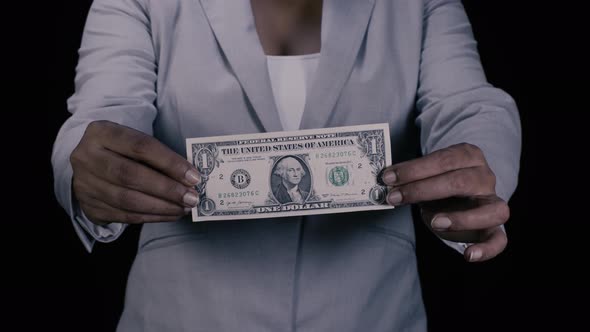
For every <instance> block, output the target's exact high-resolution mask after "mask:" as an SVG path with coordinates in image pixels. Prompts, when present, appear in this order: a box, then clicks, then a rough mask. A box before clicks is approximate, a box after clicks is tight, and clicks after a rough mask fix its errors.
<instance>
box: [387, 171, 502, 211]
mask: <svg viewBox="0 0 590 332" xmlns="http://www.w3.org/2000/svg"><path fill="white" fill-rule="evenodd" d="M494 193H495V178H494V175H493V174H492V173H491V172H490V171H489V169H488V168H487V167H471V168H463V169H459V170H455V171H451V172H447V173H444V174H440V175H436V176H433V177H430V178H426V179H423V180H418V181H415V182H410V183H407V184H404V185H401V186H399V187H393V188H392V189H391V190H390V191H389V194H388V196H387V202H388V203H389V204H390V205H401V204H413V203H419V202H426V201H433V200H438V199H444V198H448V197H454V196H485V195H492V194H494Z"/></svg>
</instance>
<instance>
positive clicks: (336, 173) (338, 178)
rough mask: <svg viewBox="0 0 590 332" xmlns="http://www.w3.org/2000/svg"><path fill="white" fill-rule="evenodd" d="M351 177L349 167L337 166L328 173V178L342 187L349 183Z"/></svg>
mask: <svg viewBox="0 0 590 332" xmlns="http://www.w3.org/2000/svg"><path fill="white" fill-rule="evenodd" d="M349 178H350V176H349V174H348V169H346V168H345V167H342V166H336V167H334V168H332V169H331V170H330V173H329V174H328V179H329V180H330V183H331V184H333V185H335V186H336V187H341V186H343V185H345V184H347V183H348V179H349Z"/></svg>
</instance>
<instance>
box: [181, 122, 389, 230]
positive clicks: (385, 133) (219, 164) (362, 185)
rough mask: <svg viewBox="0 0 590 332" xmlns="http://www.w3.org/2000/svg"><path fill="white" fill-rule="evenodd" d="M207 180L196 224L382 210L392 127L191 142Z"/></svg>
mask: <svg viewBox="0 0 590 332" xmlns="http://www.w3.org/2000/svg"><path fill="white" fill-rule="evenodd" d="M186 143H187V144H186V146H187V158H188V160H189V161H190V162H192V163H193V165H195V166H196V167H197V169H198V171H199V172H200V173H201V177H202V181H201V183H200V184H199V185H198V186H197V187H196V189H197V191H198V192H199V204H198V206H197V207H196V208H194V209H193V210H192V216H193V221H207V220H228V219H252V218H274V217H286V216H300V215H310V214H325V213H339V212H353V211H366V210H381V209H388V208H392V207H391V206H389V205H387V203H386V202H385V197H386V195H387V188H386V187H385V186H382V185H380V184H379V183H378V181H377V176H378V175H379V173H380V172H381V171H382V170H383V168H384V167H386V166H387V165H389V164H390V163H391V151H390V140H389V126H388V125H387V124H372V125H360V126H349V127H336V128H324V129H311V130H300V131H290V132H274V133H261V134H251V135H232V136H218V137H207V138H189V139H187V140H186Z"/></svg>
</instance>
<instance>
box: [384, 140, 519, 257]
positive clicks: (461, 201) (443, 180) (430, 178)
mask: <svg viewBox="0 0 590 332" xmlns="http://www.w3.org/2000/svg"><path fill="white" fill-rule="evenodd" d="M382 181H383V183H385V184H386V185H388V186H390V191H389V195H388V196H387V201H388V203H389V204H391V205H400V204H413V203H418V204H419V205H420V208H421V212H422V218H423V220H424V221H425V222H426V224H427V225H428V227H429V228H431V229H432V230H433V231H434V232H436V233H437V234H438V235H439V236H440V237H441V238H444V239H446V240H450V241H455V242H471V243H475V244H474V245H472V246H470V247H469V248H467V250H465V258H466V259H467V260H469V261H484V260H488V259H491V258H493V257H495V256H496V255H498V254H499V253H500V252H502V251H503V250H504V248H505V247H506V243H507V238H506V234H505V233H504V231H503V230H502V229H501V227H500V225H502V224H504V223H505V222H506V221H507V220H508V218H509V216H510V209H509V208H508V205H507V204H506V202H504V201H503V200H502V199H501V198H499V197H498V196H497V195H496V191H495V186H496V177H495V175H494V173H493V172H492V170H491V169H490V167H489V166H488V164H487V162H486V159H485V157H484V155H483V153H482V151H481V150H480V149H479V148H478V147H476V146H474V145H470V144H458V145H454V146H451V147H449V148H446V149H442V150H439V151H436V152H433V153H431V154H429V155H427V156H424V157H422V158H418V159H414V160H410V161H406V162H402V163H399V164H397V165H393V166H390V167H388V168H387V169H386V170H385V171H384V172H383V176H382Z"/></svg>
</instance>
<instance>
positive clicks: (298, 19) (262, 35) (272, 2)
mask: <svg viewBox="0 0 590 332" xmlns="http://www.w3.org/2000/svg"><path fill="white" fill-rule="evenodd" d="M322 2H323V1H322V0H283V1H276V0H251V6H252V13H253V15H254V21H255V24H256V30H257V32H258V38H259V39H260V43H261V45H262V48H263V49H264V53H265V54H266V55H301V54H312V53H318V52H320V47H321V23H322Z"/></svg>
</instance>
